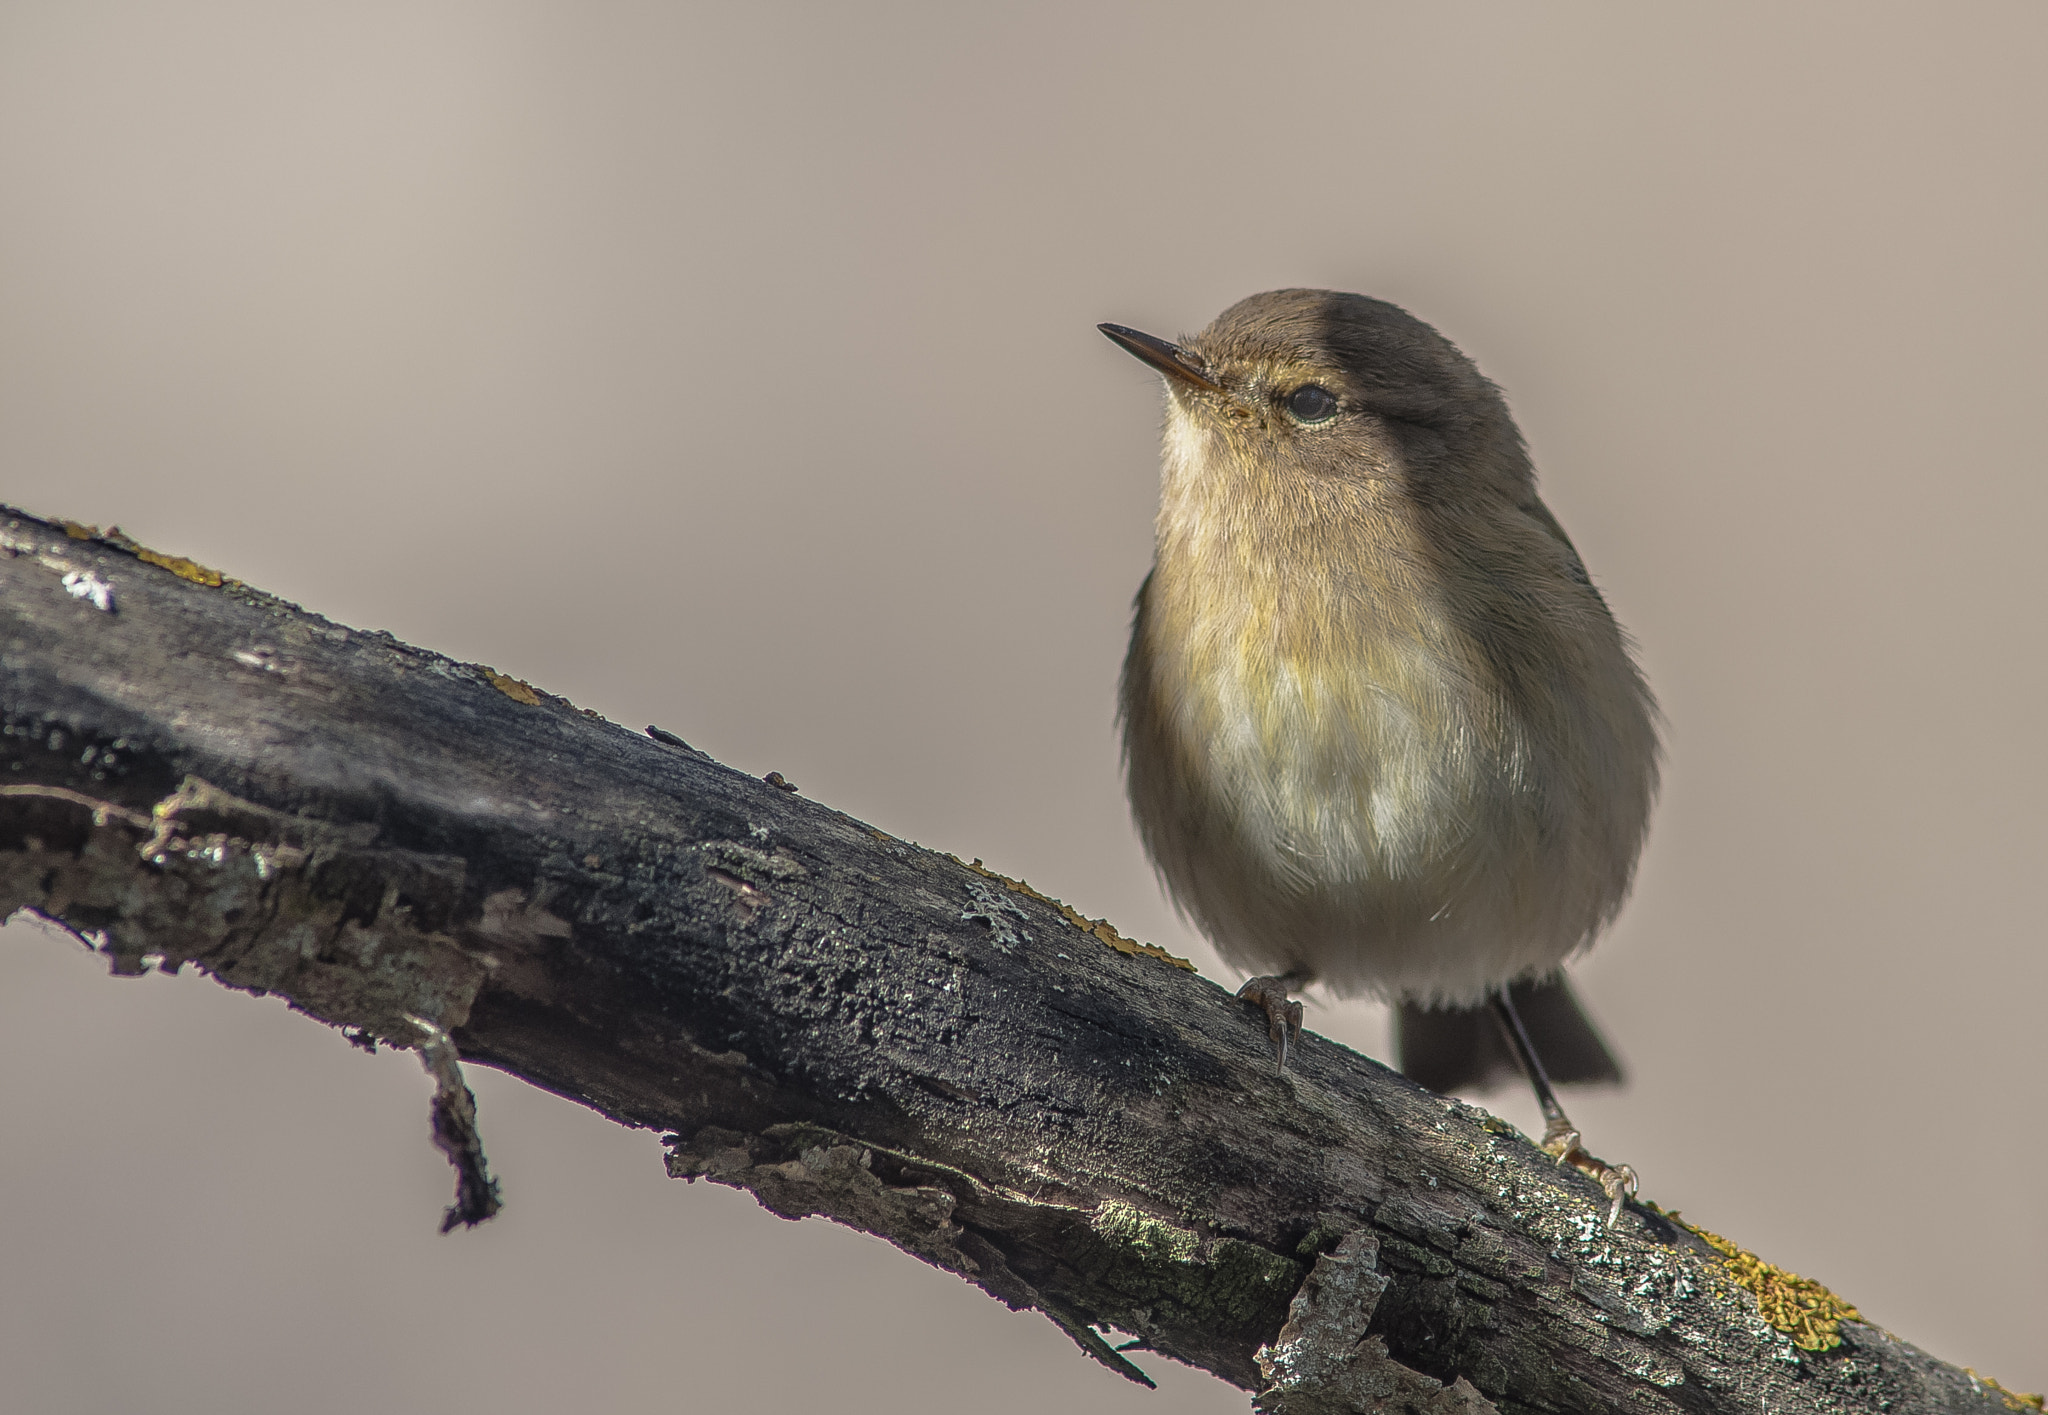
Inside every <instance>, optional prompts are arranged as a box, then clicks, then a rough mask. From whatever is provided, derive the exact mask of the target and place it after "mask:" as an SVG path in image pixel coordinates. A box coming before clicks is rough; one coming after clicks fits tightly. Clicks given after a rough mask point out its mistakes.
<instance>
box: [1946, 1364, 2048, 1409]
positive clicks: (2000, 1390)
mask: <svg viewBox="0 0 2048 1415" xmlns="http://www.w3.org/2000/svg"><path fill="white" fill-rule="evenodd" d="M1963 1373H1964V1374H1965V1375H1967V1376H1968V1377H1969V1378H1970V1379H1971V1380H1973V1381H1975V1382H1976V1383H1977V1384H1978V1385H1980V1386H1982V1387H1984V1389H1986V1390H1988V1391H1990V1392H1991V1393H1992V1394H1994V1395H1996V1396H1997V1397H1998V1398H1999V1399H2001V1400H2003V1401H2004V1402H2005V1408H2006V1409H2008V1410H2043V1409H2048V1396H2039V1395H2029V1394H2028V1393H2027V1392H2025V1391H2023V1390H2007V1389H2006V1388H2005V1387H2004V1386H2002V1385H2000V1384H1999V1383H1998V1382H1997V1381H1994V1380H1992V1379H1991V1377H1989V1376H1980V1375H1978V1374H1977V1373H1976V1372H1975V1371H1973V1370H1971V1369H1970V1368H1969V1367H1968V1366H1965V1367H1963Z"/></svg>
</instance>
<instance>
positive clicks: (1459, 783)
mask: <svg viewBox="0 0 2048 1415" xmlns="http://www.w3.org/2000/svg"><path fill="white" fill-rule="evenodd" d="M1100 328H1101V330H1102V332H1103V333H1104V334H1106V335H1108V336H1109V337H1110V339H1112V340H1113V341H1115V342H1116V343H1117V344H1118V345H1120V346H1121V347H1122V348H1124V349H1125V350H1127V351H1128V352H1130V353H1132V354H1134V355H1136V356H1137V357H1138V358H1139V359H1142V360H1143V361H1144V362H1145V363H1147V364H1149V365H1151V366H1152V367H1153V368H1154V369H1157V370H1158V371H1159V372H1160V373H1161V374H1163V375H1164V378H1165V384H1166V394H1167V397H1166V431H1165V446H1164V454H1163V461H1162V469H1161V477H1160V505H1159V517H1158V523H1157V554H1156V559H1155V563H1154V565H1153V569H1152V573H1151V574H1150V575H1149V576H1147V577H1146V580H1145V583H1144V585H1143V587H1142V588H1141V589H1140V590H1139V591H1138V600H1137V610H1136V616H1135V622H1134V624H1133V627H1132V631H1131V646H1130V652H1129V655H1128V656H1127V658H1126V659H1125V662H1124V671H1123V685H1122V692H1121V702H1120V712H1119V716H1120V718H1121V721H1122V727H1123V739H1124V768H1125V777H1126V783H1127V786H1128V788H1129V793H1130V800H1131V809H1132V814H1133V815H1134V816H1135V818H1136V820H1137V825H1138V830H1139V833H1140V835H1141V836H1142V837H1143V839H1144V842H1145V847H1146V849H1147V851H1148V852H1149V853H1150V855H1151V857H1152V862H1153V864H1154V866H1155V867H1156V868H1157V869H1158V871H1159V874H1160V876H1161V878H1162V879H1163V881H1164V882H1165V884H1166V886H1167V889H1168V891H1169V892H1170V893H1171V894H1172V896H1173V898H1174V900H1175V902H1176V903H1177V904H1178V905H1179V907H1180V908H1181V909H1182V910H1183V911H1185V913H1186V914H1188V915H1189V916H1190V917H1191V918H1192V919H1193V920H1194V922H1195V923H1196V924H1197V925H1198V926H1199V927H1200V928H1201V929H1202V930H1203V931H1204V932H1205V933H1206V934H1207V935H1208V936H1209V938H1210V939H1211V941H1212V942H1214V944H1215V945H1216V949H1217V951H1218V952H1219V953H1220V954H1221V955H1222V956H1223V957H1224V958H1225V959H1226V960H1227V961H1229V962H1231V963H1234V964H1236V965H1238V966H1240V967H1244V968H1246V969H1247V970H1249V971H1253V972H1256V973H1257V974H1258V976H1255V977H1253V978H1252V979H1251V981H1249V982H1247V983H1246V984H1245V985H1244V987H1243V989H1242V990H1241V991H1240V993H1239V996H1240V997H1243V998H1246V999H1247V1000H1249V1001H1251V1002H1253V1003H1256V1004H1257V1005H1258V1006H1259V1007H1261V1008H1262V1009H1263V1010H1264V1012H1265V1014H1266V1018H1267V1025H1268V1031H1269V1034H1270V1035H1271V1037H1272V1039H1273V1041H1274V1042H1275V1044H1276V1046H1277V1048H1278V1051H1279V1060H1280V1065H1281V1067H1282V1068H1283V1069H1284V1068H1285V1067H1286V1064H1287V1050H1288V1043H1289V1039H1290V1038H1291V1037H1292V1036H1293V1035H1294V1034H1296V1033H1298V1031H1299V1029H1300V1026H1301V1004H1300V1003H1299V1002H1297V1001H1293V1000H1292V999H1291V998H1290V996H1289V993H1290V991H1291V990H1293V989H1297V988H1300V987H1302V986H1305V985H1306V984H1308V983H1310V982H1317V983H1321V984H1323V985H1324V986H1325V987H1327V988H1329V989H1330V990H1331V991H1333V992H1335V993H1338V994H1359V993H1369V994H1374V995H1377V996H1380V997H1383V998H1386V999H1388V1000H1390V1001H1392V1002H1394V1003H1396V1004H1398V1006H1399V1013H1398V1019H1399V1021H1398V1027H1399V1049H1400V1056H1401V1061H1402V1069H1403V1070H1405V1071H1407V1072H1408V1074H1409V1075H1410V1076H1411V1077H1414V1078H1415V1079H1417V1080H1419V1081H1421V1082H1423V1083H1424V1084H1426V1085H1430V1086H1432V1087H1434V1088H1436V1089H1439V1090H1449V1089H1452V1088H1454V1087H1457V1086H1461V1085H1466V1084H1473V1083H1478V1082H1483V1081H1485V1080H1487V1079H1490V1077H1491V1075H1492V1073H1494V1072H1495V1071H1497V1070H1499V1069H1501V1068H1502V1067H1504V1066H1505V1065H1506V1064H1507V1062H1508V1057H1509V1056H1510V1055H1512V1057H1513V1059H1514V1062H1515V1063H1518V1064H1519V1065H1520V1067H1521V1069H1522V1070H1523V1072H1524V1073H1525V1074H1526V1075H1527V1076H1528V1078H1529V1080H1530V1082H1531V1084H1532V1085H1533V1086H1534V1087H1535V1090H1536V1093H1537V1099H1538V1101H1539V1103H1540V1104H1541V1105H1542V1107H1543V1113H1544V1120H1545V1126H1546V1129H1545V1134H1544V1139H1543V1144H1544V1147H1545V1149H1547V1150H1548V1151H1550V1152H1551V1153H1552V1154H1554V1155H1555V1156H1556V1157H1557V1159H1558V1161H1559V1163H1565V1162H1567V1161H1569V1162H1571V1163H1573V1164H1575V1165H1577V1166H1578V1167H1579V1168H1581V1169H1583V1170H1585V1171H1586V1172H1588V1173H1589V1174H1592V1175H1593V1176H1594V1177H1595V1178H1596V1179H1598V1180H1599V1181H1600V1183H1601V1185H1602V1187H1603V1188H1604V1189H1605V1191H1606V1193H1607V1195H1608V1197H1609V1199H1610V1200H1611V1207H1610V1210H1609V1215H1608V1221H1609V1222H1610V1223H1612V1222H1613V1221H1614V1218H1615V1216H1616V1215H1618V1214H1619V1212H1620V1208H1621V1202H1622V1199H1623V1198H1624V1197H1625V1196H1626V1195H1628V1194H1632V1193H1633V1192H1634V1189H1635V1175H1634V1172H1633V1171H1631V1170H1630V1169H1629V1168H1628V1167H1627V1166H1625V1165H1619V1166H1613V1165H1608V1164H1606V1163H1605V1162H1604V1161H1601V1160H1598V1159H1596V1158H1594V1157H1593V1156H1592V1155H1590V1154H1588V1153H1587V1152H1586V1151H1585V1150H1584V1149H1583V1148H1581V1146H1580V1136H1579V1133H1578V1131H1577V1130H1576V1129H1574V1128H1573V1126H1572V1124H1571V1121H1570V1120H1569V1119H1568V1118H1567V1117H1566V1116H1565V1113H1564V1110H1563V1108H1562V1107H1561V1106H1560V1105H1559V1104H1558V1101H1557V1097H1556V1095H1555V1093H1554V1091H1553V1090H1552V1087H1551V1081H1552V1079H1553V1078H1555V1079H1557V1080H1559V1081H1577V1080H1619V1079H1620V1071H1619V1068H1618V1067H1617V1066H1616V1064H1615V1062H1614V1060H1613V1058H1612V1056H1611V1054H1610V1053H1609V1052H1608V1050H1607V1048H1606V1046H1605V1045H1604V1044H1603V1043H1602V1042H1601V1040H1600V1038H1599V1036H1598V1035H1597V1034H1596V1033H1595V1032H1594V1031H1593V1029H1592V1027H1591V1025H1590V1024H1589V1023H1588V1022H1587V1020H1586V1017H1585V1014H1584V1013H1583V1012H1581V1011H1580V1010H1579V1007H1578V1005H1577V1003H1576V1002H1575V1001H1574V1000H1573V998H1572V996H1571V993H1570V992H1569V990H1568V989H1567V988H1566V986H1565V984H1564V982H1563V981H1562V979H1561V978H1560V977H1558V976H1557V970H1558V968H1559V967H1560V965H1561V964H1563V962H1564V961H1565V960H1566V959H1567V958H1569V957H1571V956H1572V955H1573V954H1575V953H1578V952H1579V951H1580V950H1582V949H1584V948H1586V947H1587V946H1588V945H1589V944H1591V943H1592V941H1593V939H1594V937H1595V936H1596V935H1597V934H1598V933H1599V932H1600V930H1601V929H1602V928H1603V927H1605V926H1606V924H1607V923H1608V922H1609V921H1610V920H1612V919H1613V917H1614V915H1615V913H1616V911H1617V910H1619V908H1620V907H1621V904H1622V900H1623V899H1624V897H1625V896H1626V895H1627V893H1628V889H1629V884H1630V881H1631V878H1632V877H1633V875H1634V873H1635V864H1636V857H1637V855H1638V854H1639V853H1640V851H1641V848H1642V843H1643V836H1644V832H1645V830H1646V829H1647V827H1648V823H1649V816H1650V806H1651V802H1652V799H1653V797H1654V796H1655V794H1656V789H1657V762H1658V742H1657V728H1656V716H1657V713H1656V704H1655V702H1654V701H1653V699H1652V698H1651V695H1650V691H1649V688H1648V687H1647V685H1646V684H1645V683H1644V681H1643V677H1642V674H1641V673H1640V672H1639V671H1638V669H1637V668H1636V665H1635V662H1634V660H1633V658H1632V657H1631V654H1630V646H1629V641H1628V639H1627V637H1626V636H1625V635H1624V634H1623V632H1622V630H1621V628H1620V626H1619V625H1618V624H1616V622H1615V620H1614V616H1613V614H1612V613H1610V612H1609V610H1608V608H1607V604H1606V602H1605V601H1604V600H1603V599H1602V598H1601V596H1600V592H1599V591H1598V590H1597V589H1595V588H1594V586H1593V582H1592V580H1591V579H1590V578H1589V577H1588V576H1587V574H1586V570H1585V566H1584V565H1583V564H1581V562H1580V560H1579V557H1578V554H1577V552H1576V551H1574V550H1573V548H1572V544H1571V541H1570V540H1569V539H1567V538H1566V536H1565V533H1564V530H1563V528H1562V527H1560V526H1559V525H1558V523H1557V519H1556V517H1554V516H1552V515H1551V513H1550V511H1549V509H1548V508H1547V507H1545V506H1544V504H1543V502H1542V501H1541V500H1540V499H1539V498H1538V497H1537V495H1536V478H1535V470H1534V468H1533V466H1532V465H1531V463H1530V459H1529V454H1528V449H1527V448H1526V446H1525V445H1524V443H1523V441H1522V435H1521V433H1520V431H1519V430H1518V429H1517V428H1516V426H1515V422H1514V419H1513V418H1512V417H1511V416H1510V415H1509V413H1508V408H1507V403H1506V401H1505V400H1504V399H1503V398H1502V396H1501V393H1500V390H1499V389H1498V388H1496V387H1495V386H1494V385H1493V384H1492V383H1491V382H1489V381H1488V380H1487V379H1486V378H1485V377H1484V376H1482V375H1481V374H1480V372H1479V370H1478V369H1477V368H1476V367H1474V365H1473V364H1472V361H1471V360H1470V359H1468V358H1466V357H1465V355H1464V354H1462V353H1460V352H1459V351H1458V349H1457V348H1456V347H1454V346H1453V345H1452V344H1451V342H1450V341H1449V340H1448V339H1446V338H1444V337H1443V335H1441V334H1439V333H1438V332H1437V331H1436V330H1435V329H1433V328H1431V327H1430V326H1429V325H1427V324H1424V323H1423V322H1422V321H1421V320H1419V319H1416V318H1415V317H1414V316H1413V315H1411V314H1409V313H1407V312H1406V311H1405V310H1402V309H1400V308H1398V307H1397V306H1395V305H1391V304H1388V303H1387V302H1385V301H1383V300H1375V299H1370V298H1367V297H1366V296H1363V295H1352V294H1340V293H1337V292H1334V291H1329V290H1274V291H1270V292H1268V293H1266V294H1262V295H1254V296H1252V297H1251V298H1249V299H1246V300H1242V301H1240V302H1239V303H1237V304H1235V305H1232V306H1231V307H1230V308H1229V309H1227V310H1225V311H1224V312H1223V313H1222V314H1221V315H1219V316H1218V317H1217V319H1216V321H1215V322H1214V323H1213V324H1211V325H1210V326H1209V327H1208V328H1207V329H1205V330H1203V331H1202V332H1201V333H1200V334H1197V335H1195V336H1194V337H1193V338H1189V339H1183V340H1182V341H1181V342H1180V343H1178V344H1175V343H1170V342H1168V341H1167V340H1164V339H1160V338H1157V337H1155V336H1153V335H1149V334H1142V333H1139V332H1138V331H1137V330H1134V329H1127V328H1124V327H1123V326H1121V325H1114V324H1105V325H1102V326H1100ZM1488 1010H1490V1011H1491V1012H1492V1013H1493V1014H1494V1016H1495V1018H1496V1019H1497V1021H1498V1023H1499V1029H1498V1031H1497V1032H1496V1031H1495V1030H1494V1029H1492V1028H1490V1027H1488V1026H1486V1024H1485V1023H1484V1021H1483V1020H1482V1018H1481V1014H1482V1013H1483V1012H1486V1011H1488ZM1545 1057H1547V1058H1550V1059H1551V1063H1552V1068H1553V1069H1551V1070H1550V1071H1548V1072H1547V1071H1546V1069H1545V1066H1544V1062H1543V1058H1545Z"/></svg>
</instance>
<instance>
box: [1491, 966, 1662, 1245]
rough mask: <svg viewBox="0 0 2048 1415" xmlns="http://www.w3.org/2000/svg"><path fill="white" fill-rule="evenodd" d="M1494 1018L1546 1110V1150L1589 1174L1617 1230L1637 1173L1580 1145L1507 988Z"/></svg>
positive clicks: (1497, 998)
mask: <svg viewBox="0 0 2048 1415" xmlns="http://www.w3.org/2000/svg"><path fill="white" fill-rule="evenodd" d="M1493 1015H1494V1016H1495V1017H1496V1018H1498V1019H1499V1021H1500V1027H1501V1031H1502V1032H1504V1033H1506V1034H1507V1039H1508V1049H1509V1050H1510V1051H1512V1052H1514V1054H1515V1060H1516V1061H1518V1062H1520V1063H1521V1066H1522V1074H1523V1075H1525V1076H1527V1077H1528V1078H1529V1085H1530V1086H1531V1088H1533V1089H1534V1090H1535V1092H1536V1104H1537V1105H1538V1106H1540V1107H1542V1110H1543V1150H1544V1153H1546V1154H1548V1155H1551V1156H1552V1157H1554V1158H1555V1159H1556V1160H1557V1162H1558V1163H1559V1164H1569V1165H1571V1166H1572V1168H1574V1169H1577V1170H1581V1171H1583V1172H1584V1173H1586V1174H1589V1175H1591V1176H1592V1177H1593V1179H1594V1180H1595V1181H1596V1182H1597V1183H1598V1184H1599V1185H1600V1189H1601V1192H1603V1193H1604V1194H1606V1195H1607V1198H1608V1208H1607V1226H1608V1227H1609V1228H1612V1227H1614V1223H1615V1220H1616V1219H1618V1218H1620V1217H1621V1205H1622V1201H1623V1200H1625V1199H1633V1198H1634V1197H1635V1194H1636V1172H1635V1171H1634V1170H1633V1169H1630V1168H1629V1167H1628V1166H1627V1165H1625V1164H1609V1163H1608V1162H1607V1161H1606V1160H1603V1159H1601V1158H1599V1157H1598V1156H1597V1155H1593V1154H1589V1153H1587V1151H1586V1149H1585V1147H1584V1146H1582V1145H1581V1144H1580V1143H1579V1130H1578V1127H1577V1126H1575V1125H1573V1124H1572V1122H1571V1117H1570V1116H1568V1115H1566V1114H1565V1113H1564V1107H1563V1106H1561V1105H1559V1104H1558V1103H1557V1092H1556V1091H1554V1090H1552V1089H1551V1086H1550V1077H1549V1075H1548V1074H1547V1073H1546V1072H1545V1071H1544V1069H1543V1061H1542V1058H1540V1057H1538V1056H1537V1055H1536V1048H1535V1047H1534V1046H1533V1045H1531V1043H1530V1041H1529V1031H1528V1029H1527V1028H1526V1027H1524V1026H1523V1025H1522V1015H1521V1014H1520V1013H1519V1012H1517V1011H1515V1004H1514V1003H1513V1002H1512V1001H1510V1000H1509V998H1508V990H1507V988H1506V987H1505V986H1502V987H1501V988H1500V989H1498V990H1497V991H1496V992H1495V993H1494V995H1493Z"/></svg>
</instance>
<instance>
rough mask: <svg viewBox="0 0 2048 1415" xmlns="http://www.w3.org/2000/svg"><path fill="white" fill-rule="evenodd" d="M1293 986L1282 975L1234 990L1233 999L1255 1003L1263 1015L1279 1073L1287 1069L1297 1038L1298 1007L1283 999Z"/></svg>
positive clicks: (1260, 979) (1298, 1032)
mask: <svg viewBox="0 0 2048 1415" xmlns="http://www.w3.org/2000/svg"><path fill="white" fill-rule="evenodd" d="M1292 982H1293V979H1291V978H1289V977H1288V976H1286V975H1285V974H1282V975H1279V976H1277V977H1266V978H1252V979H1250V980H1249V981H1247V982H1246V983H1245V985H1244V986H1243V987H1241V988H1239V989H1238V990H1237V995H1238V996H1239V997H1240V998H1243V999H1244V1000H1245V1001H1246V1002H1252V1003H1257V1004H1258V1006H1259V1008H1260V1010H1261V1011H1263V1012H1264V1013H1265V1014H1266V1035H1267V1036H1268V1037H1270V1038H1272V1040H1273V1045H1274V1048H1275V1049H1276V1050H1277V1051H1278V1052H1279V1054H1280V1069H1281V1070H1282V1071H1285V1070H1286V1069H1287V1051H1288V1047H1289V1046H1290V1044H1291V1043H1292V1042H1293V1039H1294V1038H1296V1037H1298V1036H1300V1035H1301V1004H1300V1003H1298V1002H1296V1001H1294V1000H1293V999H1291V998H1290V997H1288V995H1287V989H1288V987H1289V985H1290V984H1291V983H1292Z"/></svg>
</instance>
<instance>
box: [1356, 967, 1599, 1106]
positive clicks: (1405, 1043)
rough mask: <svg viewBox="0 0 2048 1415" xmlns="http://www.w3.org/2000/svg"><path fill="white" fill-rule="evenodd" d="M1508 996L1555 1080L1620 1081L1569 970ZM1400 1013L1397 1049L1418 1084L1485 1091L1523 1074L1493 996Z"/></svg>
mask: <svg viewBox="0 0 2048 1415" xmlns="http://www.w3.org/2000/svg"><path fill="white" fill-rule="evenodd" d="M1508 996H1509V997H1510V999H1511V1000H1512V1001H1513V1002H1514V1004H1515V1010H1516V1011H1517V1012H1519V1013H1520V1014H1521V1015H1522V1025H1523V1026H1525V1027H1527V1028H1528V1029H1529V1040H1530V1042H1531V1043H1532V1044H1533V1045H1534V1046H1535V1048H1536V1055H1538V1056H1539V1057H1541V1058H1542V1059H1543V1069H1544V1070H1546V1071H1548V1072H1549V1073H1550V1079H1551V1081H1552V1083H1553V1084H1555V1085H1559V1086H1575V1085H1576V1086H1600V1085H1607V1086H1618V1085H1620V1084H1621V1082H1622V1072H1621V1063H1620V1062H1618V1061H1616V1060H1615V1059H1614V1053H1613V1052H1611V1051H1609V1050H1608V1049H1607V1043H1606V1042H1604V1041H1602V1040H1600V1034H1599V1033H1598V1032H1596V1031H1594V1030H1593V1024H1592V1023H1591V1022H1589V1021H1588V1020H1586V1014H1585V1011H1584V1009H1582V1008H1581V1007H1580V1006H1579V1000H1578V999H1577V998H1575V997H1573V996H1572V990H1571V986H1570V985H1569V984H1568V983H1566V982H1565V980H1564V978H1563V977H1562V976H1559V977H1554V978H1545V979H1544V980H1542V981H1541V982H1534V983H1531V982H1521V983H1516V984H1514V985H1513V986H1512V987H1510V988H1509V989H1508ZM1394 1017H1395V1020H1394V1054H1395V1055H1396V1056H1398V1057H1399V1058H1400V1059H1401V1061H1400V1065H1401V1070H1402V1072H1403V1073H1404V1074H1406V1075H1407V1077H1408V1079H1409V1080H1411V1081H1414V1082H1416V1083H1417V1084H1419V1085H1423V1086H1427V1087H1429V1089H1430V1090H1432V1091H1436V1092H1438V1093H1440V1094H1442V1093H1448V1092H1451V1091H1482V1090H1486V1089H1488V1088H1489V1087H1491V1086H1494V1085H1496V1084H1498V1083H1500V1082H1503V1081H1514V1080H1519V1079H1521V1075H1522V1072H1521V1068H1520V1067H1518V1066H1516V1065H1515V1058H1514V1054H1513V1053H1512V1052H1510V1051H1509V1050H1508V1044H1507V1040H1506V1039H1505V1038H1504V1037H1502V1036H1501V1034H1500V1024H1499V1023H1497V1022H1496V1021H1495V1020H1494V1018H1493V1014H1492V1012H1491V1011H1490V1010H1489V1008H1488V1006H1487V1004H1486V1003H1483V1002H1482V1003H1480V1004H1479V1005H1478V1006H1476V1007H1441V1008H1439V1007H1418V1006H1416V1005H1415V1004H1414V1003H1410V1002H1404V1003H1402V1004H1401V1006H1400V1007H1399V1008H1398V1009H1397V1010H1396V1012H1395V1014H1394Z"/></svg>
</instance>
